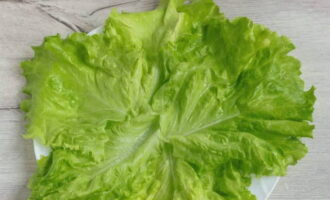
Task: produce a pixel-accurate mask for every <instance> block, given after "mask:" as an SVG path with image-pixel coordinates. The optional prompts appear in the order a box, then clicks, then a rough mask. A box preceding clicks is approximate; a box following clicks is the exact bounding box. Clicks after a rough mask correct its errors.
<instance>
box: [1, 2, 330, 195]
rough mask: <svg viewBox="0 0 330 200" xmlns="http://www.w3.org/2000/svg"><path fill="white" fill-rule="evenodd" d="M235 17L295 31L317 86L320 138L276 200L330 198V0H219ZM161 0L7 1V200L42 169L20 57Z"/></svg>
mask: <svg viewBox="0 0 330 200" xmlns="http://www.w3.org/2000/svg"><path fill="white" fill-rule="evenodd" d="M217 3H218V4H219V5H220V6H221V8H222V11H223V12H224V13H225V14H226V15H227V16H228V17H230V18H233V17H236V16H248V17H250V18H251V19H253V20H254V21H255V22H256V23H261V24H264V25H266V26H268V27H270V28H271V29H272V30H275V31H277V32H279V33H280V34H284V35H287V36H289V37H290V38H291V39H292V41H293V42H294V43H295V44H296V47H297V49H296V50H295V51H294V52H292V55H295V56H296V57H298V58H299V59H300V60H301V61H302V64H303V65H302V72H303V75H302V76H303V78H304V79H305V80H306V87H307V88H308V87H309V86H311V85H315V86H316V87H317V90H316V95H317V97H318V100H317V103H316V109H315V112H314V119H315V124H316V130H315V138H314V139H313V140H306V143H307V145H308V147H309V149H310V152H309V154H308V155H307V156H306V157H305V158H304V159H303V160H301V161H300V162H299V164H298V165H296V166H293V167H290V168H289V171H288V175H287V176H286V177H284V178H282V179H281V180H280V182H279V184H278V185H277V187H276V188H275V190H274V192H273V193H272V195H271V197H270V200H293V199H294V200H298V199H299V200H330V114H329V113H330V81H329V80H330V1H329V0H219V1H217ZM157 4H158V0H12V1H11V0H0V200H23V199H26V198H27V196H28V190H27V189H26V184H27V181H28V178H29V177H30V176H31V174H32V173H33V171H34V170H35V166H36V165H35V158H34V154H33V147H32V143H31V141H26V140H24V139H22V137H21V135H22V134H23V133H24V127H23V126H24V120H23V114H22V112H21V111H20V110H19V109H18V104H19V102H20V100H21V99H22V98H24V96H23V95H22V93H21V89H22V86H23V85H24V79H23V77H22V76H21V71H20V68H19V63H20V62H21V61H22V60H25V59H28V58H30V57H31V56H32V55H33V53H32V50H31V48H30V46H32V45H39V44H40V43H41V41H42V39H43V37H44V36H47V35H53V34H56V33H60V34H61V35H67V34H70V33H71V32H73V31H83V32H89V31H90V30H92V29H94V28H96V27H98V26H100V25H102V22H103V21H104V20H105V19H106V17H107V15H108V13H109V12H110V10H111V8H112V7H117V8H118V9H119V10H125V11H143V10H150V9H152V8H154V7H155V6H156V5H157Z"/></svg>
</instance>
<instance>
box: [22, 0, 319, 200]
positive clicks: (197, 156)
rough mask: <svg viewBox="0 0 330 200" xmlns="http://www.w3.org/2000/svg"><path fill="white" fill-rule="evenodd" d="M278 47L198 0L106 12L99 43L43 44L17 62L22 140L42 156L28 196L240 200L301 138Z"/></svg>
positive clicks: (303, 114) (294, 76) (277, 168)
mask: <svg viewBox="0 0 330 200" xmlns="http://www.w3.org/2000/svg"><path fill="white" fill-rule="evenodd" d="M293 48H294V46H293V44H292V43H291V42H290V41H289V39H288V38H286V37H284V36H279V35H277V34H276V33H274V32H271V31H270V30H268V29H267V28H265V27H263V26H261V25H257V24H253V23H252V22H251V21H250V20H249V19H247V18H237V19H235V20H232V21H231V20H228V19H227V18H225V17H224V16H223V15H222V14H221V13H220V12H219V10H218V7H217V6H216V5H215V4H214V3H213V2H212V1H211V0H195V1H193V2H192V3H190V4H184V3H183V1H176V0H170V1H166V0H165V1H162V2H161V3H160V6H159V7H158V8H157V9H155V10H153V11H148V12H143V13H118V12H117V11H115V10H114V11H113V12H112V13H111V15H110V16H109V18H108V19H107V21H106V23H105V26H104V31H103V33H101V34H96V35H93V36H88V35H86V34H84V33H74V34H72V35H70V36H68V37H67V38H65V39H61V38H60V37H59V36H58V35H57V36H51V37H47V38H46V39H45V41H44V43H43V44H42V45H41V46H38V47H34V50H35V57H34V58H33V59H31V60H29V61H25V62H23V63H22V68H23V70H24V76H25V77H26V79H27V86H26V88H25V92H26V93H27V94H30V98H29V99H27V100H25V101H24V102H22V104H21V107H22V109H23V110H25V111H26V112H27V114H26V116H27V119H28V121H29V124H28V126H27V133H26V135H25V136H26V137H27V138H33V139H36V140H38V141H39V142H41V143H42V144H44V145H46V146H49V147H50V148H51V149H52V151H51V153H50V155H49V156H47V157H43V158H42V159H41V160H40V161H39V163H38V171H37V173H36V174H35V175H34V176H33V178H32V179H31V181H30V184H29V187H30V188H31V191H32V192H31V196H30V199H31V200H41V199H43V200H73V199H79V200H90V199H92V200H223V199H226V200H227V199H228V200H234V199H242V200H250V199H255V197H254V196H253V195H252V194H251V193H250V192H249V191H248V189H247V186H249V185H250V183H251V175H252V174H255V175H257V176H263V175H277V176H280V175H284V174H285V172H286V169H287V166H288V165H292V164H295V163H296V162H297V160H299V159H301V158H302V157H303V156H304V155H305V154H306V152H307V149H306V147H305V146H304V144H303V143H302V142H301V141H300V138H301V137H312V129H313V126H312V125H310V124H309V122H308V121H311V120H312V116H311V115H312V111H313V104H314V101H315V97H314V94H313V88H311V89H310V90H309V91H304V85H303V81H302V80H301V79H300V77H299V75H300V71H299V68H300V63H299V61H298V60H297V59H295V58H293V57H291V56H288V55H287V54H288V52H289V51H291V50H292V49H293Z"/></svg>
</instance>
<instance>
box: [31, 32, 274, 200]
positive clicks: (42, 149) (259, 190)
mask: <svg viewBox="0 0 330 200" xmlns="http://www.w3.org/2000/svg"><path fill="white" fill-rule="evenodd" d="M102 30H103V28H102V26H100V27H98V28H96V29H94V30H92V31H91V32H89V33H88V35H94V34H96V33H100V32H102ZM33 146H34V153H35V156H36V159H37V160H39V159H40V158H41V156H47V155H48V154H49V152H50V149H49V148H48V147H46V146H44V145H42V144H40V143H39V142H37V141H36V140H34V141H33ZM279 179H280V178H279V177H277V176H265V177H262V178H253V180H252V184H251V186H250V187H249V189H250V191H251V192H252V193H253V194H255V195H256V197H257V199H258V200H267V199H268V197H269V196H270V194H271V193H272V191H273V190H274V188H275V186H276V184H277V183H278V181H279Z"/></svg>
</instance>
